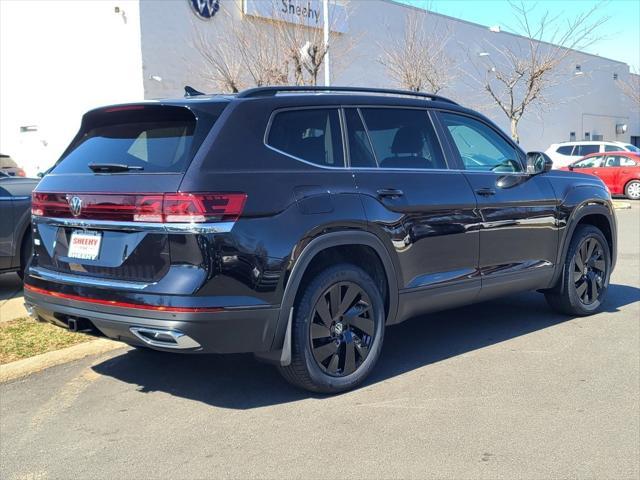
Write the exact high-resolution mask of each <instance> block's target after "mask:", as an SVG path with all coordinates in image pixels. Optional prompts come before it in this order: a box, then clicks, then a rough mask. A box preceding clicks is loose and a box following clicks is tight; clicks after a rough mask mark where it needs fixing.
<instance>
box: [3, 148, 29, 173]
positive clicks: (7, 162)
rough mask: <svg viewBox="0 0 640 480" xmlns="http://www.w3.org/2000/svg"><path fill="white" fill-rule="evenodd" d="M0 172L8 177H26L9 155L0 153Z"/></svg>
mask: <svg viewBox="0 0 640 480" xmlns="http://www.w3.org/2000/svg"><path fill="white" fill-rule="evenodd" d="M0 173H2V174H4V175H3V176H9V177H26V174H25V172H24V170H23V169H22V168H20V167H19V166H18V164H17V163H16V162H15V161H14V160H13V159H12V158H11V157H10V156H9V155H4V154H2V153H0Z"/></svg>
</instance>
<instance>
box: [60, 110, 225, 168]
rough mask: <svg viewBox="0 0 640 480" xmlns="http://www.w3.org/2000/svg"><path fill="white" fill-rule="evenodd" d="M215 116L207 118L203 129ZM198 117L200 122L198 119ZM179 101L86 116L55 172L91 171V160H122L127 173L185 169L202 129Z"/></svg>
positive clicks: (103, 162) (97, 162)
mask: <svg viewBox="0 0 640 480" xmlns="http://www.w3.org/2000/svg"><path fill="white" fill-rule="evenodd" d="M214 121H215V118H212V119H210V121H206V120H205V123H206V124H207V125H206V131H208V130H209V129H210V128H211V125H212V124H213V122H214ZM200 123H201V122H200V120H199V121H198V124H200ZM196 124H197V122H196V119H195V117H194V115H193V113H191V112H190V111H189V110H188V109H186V108H182V107H162V108H149V107H145V108H144V109H140V110H125V111H120V110H115V111H109V110H108V109H107V110H105V111H104V112H103V113H101V114H89V116H88V117H87V118H85V122H84V124H83V125H84V126H83V128H84V131H82V132H81V133H80V135H79V136H78V137H77V138H76V140H75V142H74V144H73V145H72V146H71V147H70V149H69V150H68V151H67V152H66V154H65V155H64V156H63V157H62V158H61V159H60V161H59V162H58V164H57V165H56V167H55V169H54V170H53V173H93V170H92V169H91V168H89V166H90V165H96V164H97V165H113V164H116V165H126V166H127V167H130V168H131V170H129V172H131V173H177V172H184V171H185V170H186V168H187V167H188V166H189V163H190V162H191V159H192V158H193V155H194V154H195V152H196V150H197V148H198V147H199V145H200V143H201V142H202V139H203V138H204V135H206V131H205V132H203V128H202V127H203V125H196Z"/></svg>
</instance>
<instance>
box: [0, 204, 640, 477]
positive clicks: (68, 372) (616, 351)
mask: <svg viewBox="0 0 640 480" xmlns="http://www.w3.org/2000/svg"><path fill="white" fill-rule="evenodd" d="M617 214H618V221H619V224H620V235H619V242H620V243H619V246H620V249H619V256H618V267H617V269H616V271H615V272H614V274H613V277H612V281H611V287H610V291H609V295H608V299H607V302H606V304H605V306H604V309H603V311H602V312H601V313H598V314H597V315H594V316H591V317H587V318H567V317H563V316H561V315H557V314H555V313H552V312H551V310H550V309H549V308H548V307H547V305H546V303H545V301H544V298H543V297H542V295H540V294H537V293H526V294H522V295H516V296H512V297H509V298H505V299H501V300H496V301H492V302H487V303H483V304H479V305H474V306H470V307H465V308H460V309H457V310H453V311H448V312H443V313H438V314H433V315H428V316H423V317H420V318H416V319H414V320H411V321H409V322H406V323H403V324H402V325H399V326H396V327H393V328H390V329H388V331H387V336H386V339H385V345H384V349H383V354H382V357H381V359H380V362H379V364H378V367H377V368H376V370H375V372H374V373H373V375H372V376H371V378H370V379H369V381H368V382H367V383H366V385H365V386H364V387H362V388H360V389H358V390H356V391H353V392H349V393H346V394H343V395H338V396H334V397H323V396H316V395H311V394H308V393H306V392H303V391H299V390H296V389H294V388H292V387H290V386H289V385H288V384H286V383H285V382H284V381H283V380H281V378H280V377H279V375H278V374H277V372H276V371H275V370H274V369H273V368H272V367H269V366H267V365H263V364H260V363H257V362H255V361H254V360H253V357H252V356H251V355H230V356H213V355H211V356H209V355H208V356H180V355H169V354H159V353H156V352H151V351H149V352H142V351H137V350H133V349H125V350H119V351H117V352H112V353H110V354H107V355H104V356H101V357H99V358H96V357H93V358H91V359H84V360H81V361H77V362H74V363H69V364H67V365H63V366H59V367H54V368H51V369H49V370H47V371H45V372H42V373H39V374H35V375H32V376H31V377H28V378H26V379H23V380H20V381H15V382H12V383H8V384H4V385H2V386H0V415H1V418H0V427H1V428H0V455H1V456H0V477H1V478H3V479H50V478H64V479H70V478H82V479H84V478H91V479H93V478H104V479H113V478H136V479H138V478H140V479H141V478H144V479H150V478H172V479H180V478H189V479H194V478H221V477H225V478H242V479H246V478H332V479H334V478H343V477H344V478H357V479H362V478H452V479H470V478H487V479H489V478H490V479H495V478H507V479H513V478H527V479H533V478H536V479H538V478H597V479H604V478H606V479H638V478H639V476H640V467H639V463H640V409H639V402H640V354H639V351H640V241H639V238H640V202H635V203H634V205H633V208H632V209H630V210H619V211H618V212H617Z"/></svg>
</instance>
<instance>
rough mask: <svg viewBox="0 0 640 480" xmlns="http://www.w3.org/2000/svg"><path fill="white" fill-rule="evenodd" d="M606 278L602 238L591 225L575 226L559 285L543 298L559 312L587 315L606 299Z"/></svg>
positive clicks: (606, 246)
mask: <svg viewBox="0 0 640 480" xmlns="http://www.w3.org/2000/svg"><path fill="white" fill-rule="evenodd" d="M581 265H582V266H581ZM610 275H611V254H610V251H609V244H608V243H607V240H606V238H605V237H604V235H603V234H602V232H601V231H600V229H598V228H596V227H594V226H593V225H578V227H577V228H576V230H575V232H574V233H573V237H572V238H571V243H570V244H569V248H568V250H567V256H566V257H565V259H564V266H563V272H562V275H561V276H560V279H559V280H558V282H559V283H558V285H557V287H556V288H555V289H554V290H553V291H551V292H547V293H545V298H546V300H547V302H548V303H549V305H550V306H551V308H553V309H554V310H556V311H557V312H559V313H563V314H566V315H572V316H585V315H591V314H592V313H595V312H596V311H597V310H598V309H599V308H600V306H601V305H602V302H603V301H604V299H605V297H606V294H607V289H608V287H609V277H610Z"/></svg>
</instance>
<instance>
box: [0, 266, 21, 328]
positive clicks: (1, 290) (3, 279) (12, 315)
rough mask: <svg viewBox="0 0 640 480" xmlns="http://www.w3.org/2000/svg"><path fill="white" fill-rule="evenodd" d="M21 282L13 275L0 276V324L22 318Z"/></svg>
mask: <svg viewBox="0 0 640 480" xmlns="http://www.w3.org/2000/svg"><path fill="white" fill-rule="evenodd" d="M23 302H24V298H23V296H22V280H20V277H19V276H18V275H17V274H15V273H7V274H4V275H0V322H9V321H11V320H15V319H16V318H20V317H24V316H26V315H27V311H26V310H25V308H24V304H23Z"/></svg>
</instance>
